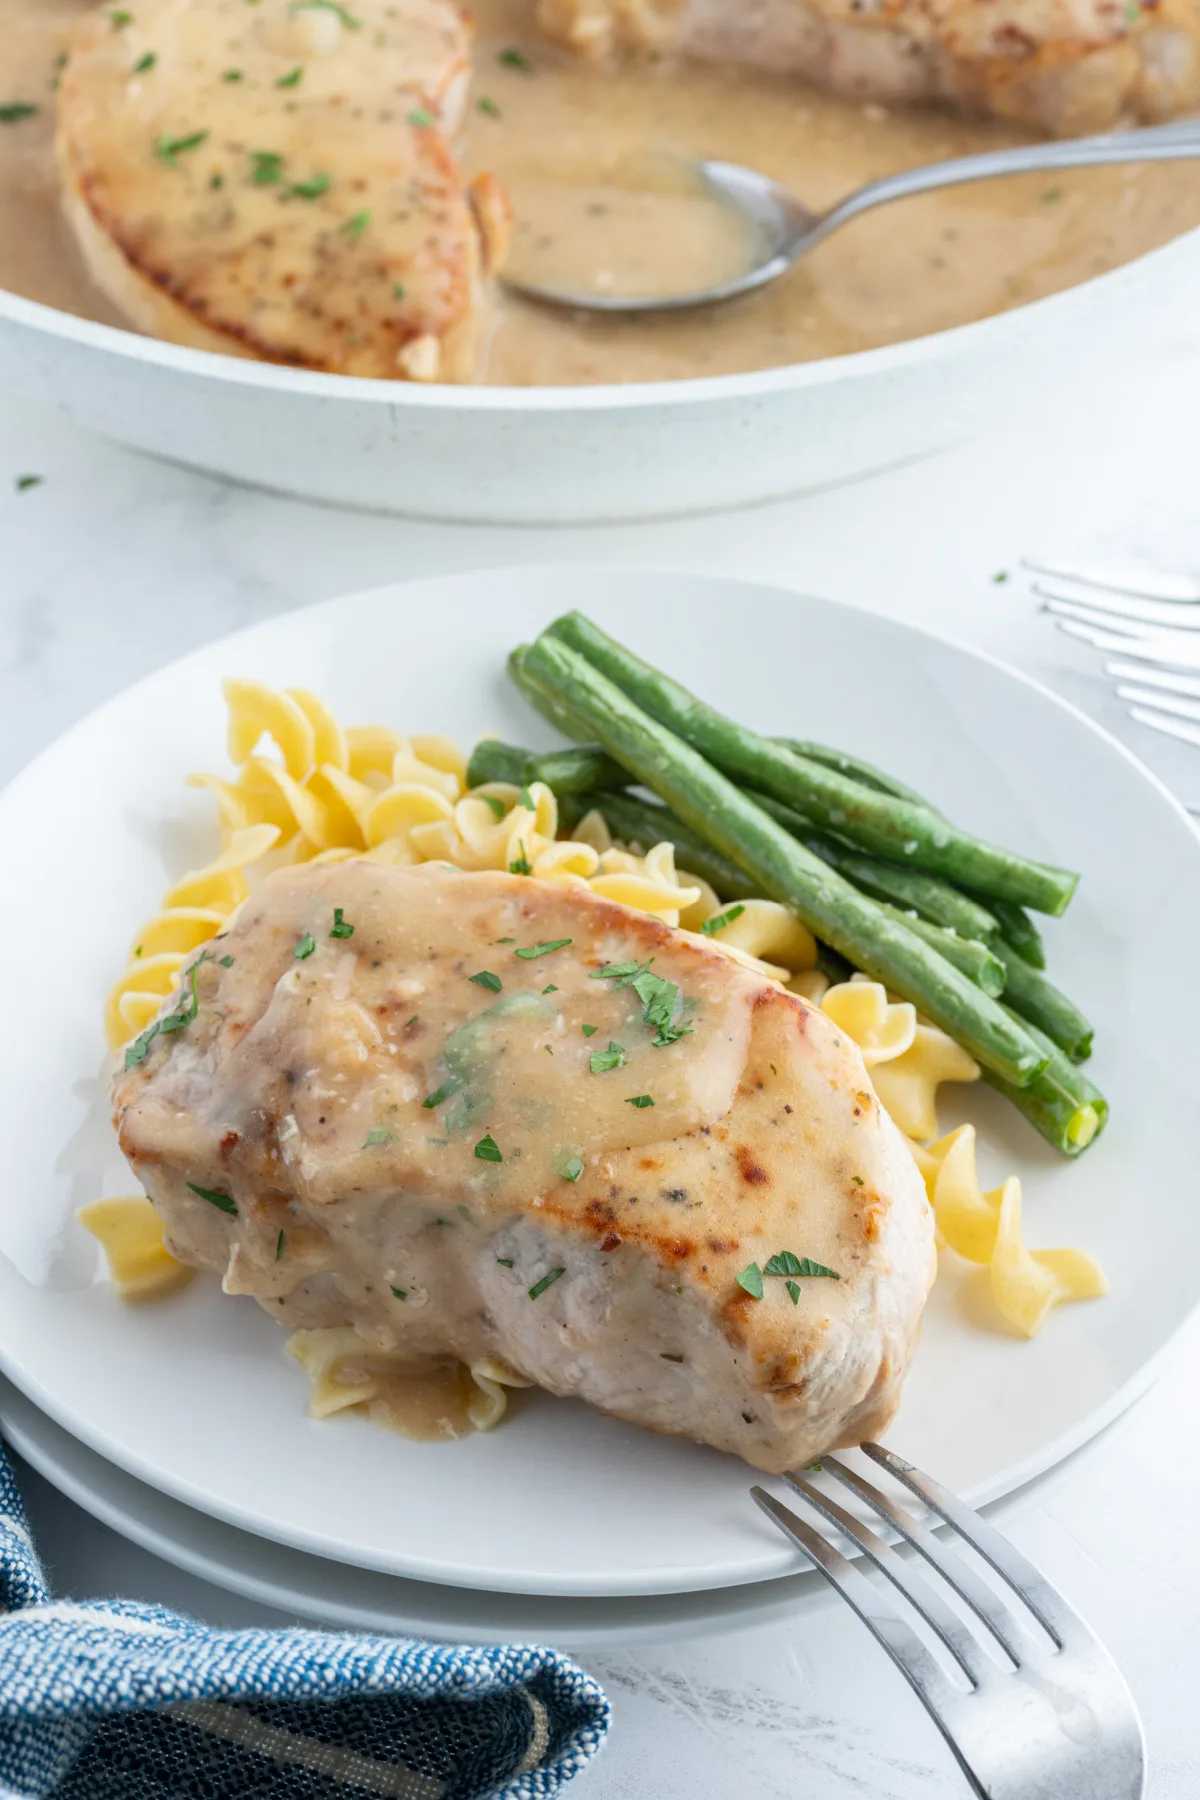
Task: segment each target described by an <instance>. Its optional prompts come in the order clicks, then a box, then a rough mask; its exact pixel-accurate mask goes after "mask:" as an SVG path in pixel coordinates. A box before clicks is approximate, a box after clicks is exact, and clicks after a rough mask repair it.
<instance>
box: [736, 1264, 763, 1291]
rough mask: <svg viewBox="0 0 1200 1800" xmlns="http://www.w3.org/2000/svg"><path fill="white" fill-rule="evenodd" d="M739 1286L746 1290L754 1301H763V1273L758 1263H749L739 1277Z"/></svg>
mask: <svg viewBox="0 0 1200 1800" xmlns="http://www.w3.org/2000/svg"><path fill="white" fill-rule="evenodd" d="M737 1284H738V1286H739V1287H740V1288H744V1289H745V1291H746V1292H747V1293H748V1294H749V1296H750V1298H751V1299H752V1300H761V1299H762V1297H763V1272H762V1270H761V1269H760V1268H759V1266H758V1264H757V1263H756V1262H752V1263H747V1265H746V1267H745V1268H744V1269H743V1270H742V1272H741V1274H740V1275H739V1276H738V1277H737Z"/></svg>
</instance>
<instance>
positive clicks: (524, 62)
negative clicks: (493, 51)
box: [498, 50, 533, 75]
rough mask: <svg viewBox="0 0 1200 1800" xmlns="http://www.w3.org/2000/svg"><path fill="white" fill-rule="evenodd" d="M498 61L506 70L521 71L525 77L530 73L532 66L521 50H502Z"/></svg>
mask: <svg viewBox="0 0 1200 1800" xmlns="http://www.w3.org/2000/svg"><path fill="white" fill-rule="evenodd" d="M498 60H499V61H500V62H502V63H503V64H504V66H505V68H506V69H521V70H523V71H524V73H525V74H526V75H528V74H530V73H532V70H533V64H532V63H531V62H530V60H529V58H528V57H527V56H526V54H525V52H524V51H523V50H502V51H501V52H500V56H499V59H498Z"/></svg>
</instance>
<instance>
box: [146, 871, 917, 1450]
mask: <svg viewBox="0 0 1200 1800" xmlns="http://www.w3.org/2000/svg"><path fill="white" fill-rule="evenodd" d="M192 994H194V996H195V1007H194V1016H193V1009H192V1004H191V999H190V998H189V996H191V995H192ZM163 1018H164V1019H165V1020H166V1025H165V1026H162V1027H160V1028H159V1029H158V1031H157V1032H156V1033H155V1034H154V1035H153V1036H151V1037H150V1038H148V1039H147V1038H143V1039H142V1040H139V1042H138V1043H137V1044H136V1045H134V1046H133V1047H132V1048H131V1049H130V1050H129V1051H127V1052H126V1053H125V1061H126V1064H127V1066H126V1067H125V1068H124V1069H123V1070H122V1071H121V1072H120V1073H119V1074H118V1075H117V1076H116V1078H115V1082H114V1088H113V1102H114V1109H115V1120H116V1125H117V1129H118V1133H119V1136H120V1142H121V1148H122V1149H123V1151H124V1153H125V1155H126V1156H127V1158H128V1159H129V1162H130V1165H131V1166H132V1168H133V1170H134V1171H135V1173H136V1174H137V1176H138V1178H139V1179H140V1180H141V1182H142V1183H143V1185H144V1187H145V1189H146V1192H147V1194H148V1195H149V1196H150V1199H151V1200H152V1202H153V1204H154V1205H155V1207H156V1208H157V1210H158V1212H159V1214H160V1215H161V1217H162V1219H163V1221H164V1223H165V1227H166V1237H167V1243H168V1247H169V1249H170V1250H171V1251H172V1253H173V1254H174V1255H176V1256H177V1257H179V1258H180V1259H181V1260H182V1261H184V1262H186V1263H189V1264H192V1265H193V1266H195V1267H198V1268H202V1269H209V1270H212V1271H214V1272H216V1273H219V1274H220V1275H221V1276H222V1277H223V1280H224V1286H225V1290H226V1292H228V1293H232V1294H252V1295H253V1296H254V1297H255V1298H256V1299H257V1300H258V1301H259V1302H260V1303H261V1304H262V1305H263V1306H264V1307H265V1308H266V1309H267V1311H268V1312H270V1313H271V1315H272V1316H273V1317H275V1318H277V1319H280V1320H283V1321H285V1322H286V1323H288V1324H292V1325H299V1326H333V1325H342V1326H344V1325H351V1326H353V1327H354V1328H355V1330H356V1331H357V1332H358V1333H359V1335H360V1336H361V1338H362V1339H363V1340H364V1341H365V1343H367V1344H368V1345H370V1346H372V1347H374V1348H377V1349H379V1350H384V1351H388V1352H397V1351H398V1352H400V1353H401V1355H402V1356H403V1357H404V1358H405V1359H406V1360H409V1361H411V1362H412V1364H413V1365H414V1366H416V1365H421V1364H428V1363H429V1362H431V1361H436V1360H437V1359H438V1358H445V1357H447V1356H453V1357H459V1358H461V1359H462V1360H463V1361H465V1362H476V1361H479V1360H482V1359H484V1358H488V1357H499V1358H501V1359H502V1360H503V1361H505V1362H507V1363H508V1364H509V1365H510V1366H511V1367H512V1368H513V1369H515V1370H516V1371H518V1372H519V1373H520V1374H521V1375H523V1376H525V1377H526V1378H527V1379H529V1380H530V1381H532V1382H533V1383H535V1384H537V1385H538V1386H540V1387H543V1388H547V1389H549V1390H550V1391H551V1392H552V1393H555V1394H566V1395H574V1396H577V1397H579V1398H581V1399H584V1400H587V1401H590V1402H591V1403H592V1404H593V1405H595V1406H598V1407H601V1408H602V1409H603V1410H604V1411H606V1412H609V1413H613V1414H615V1415H617V1416H618V1417H620V1418H622V1419H628V1420H632V1421H633V1422H635V1423H637V1424H640V1425H646V1426H650V1427H652V1428H653V1429H655V1430H659V1431H664V1432H675V1433H680V1434H682V1435H684V1436H687V1437H691V1438H696V1439H698V1440H700V1441H701V1442H702V1443H706V1444H713V1445H716V1446H717V1447H718V1448H719V1449H722V1450H729V1451H733V1452H734V1453H736V1454H737V1455H739V1456H742V1457H744V1458H745V1459H746V1461H747V1462H749V1463H752V1464H754V1465H755V1466H756V1467H758V1468H761V1469H767V1470H781V1469H785V1468H789V1467H791V1466H793V1465H795V1464H799V1463H804V1462H806V1461H810V1460H811V1459H812V1458H813V1457H814V1456H816V1455H818V1454H819V1453H820V1452H821V1451H823V1450H825V1449H828V1448H830V1447H832V1446H836V1445H845V1444H853V1443H857V1442H859V1441H860V1440H861V1439H862V1438H864V1437H871V1436H874V1435H877V1434H878V1433H879V1432H881V1431H882V1430H883V1429H884V1427H885V1426H886V1425H887V1423H888V1421H889V1420H890V1418H891V1417H892V1414H893V1412H894V1411H895V1408H896V1405H897V1403H898V1400H899V1394H900V1387H901V1383H902V1381H903V1378H904V1374H905V1371H906V1369H907V1366H908V1363H909V1359H910V1357H911V1355H912V1351H913V1347H914V1343H915V1339H916V1335H917V1328H918V1324H919V1320H920V1316H921V1310H922V1307H923V1305H924V1302H925V1297H926V1294H927V1291H928V1288H929V1286H930V1283H931V1280H932V1278H933V1268H934V1250H933V1227H932V1223H931V1214H930V1209H929V1205H928V1203H927V1201H926V1198H925V1191H924V1185H923V1183H922V1181H921V1178H920V1176H919V1175H918V1173H917V1170H916V1166H915V1164H914V1162H913V1159H912V1157H911V1155H910V1154H909V1151H908V1149H907V1147H906V1145H905V1143H904V1140H903V1139H902V1138H901V1136H900V1134H899V1132H898V1131H897V1130H896V1128H895V1126H894V1125H893V1124H892V1122H891V1120H890V1119H889V1118H888V1116H887V1115H886V1113H884V1112H883V1110H882V1108H881V1107H880V1105H879V1102H878V1101H877V1100H876V1098H875V1096H874V1094H873V1093H872V1091H871V1086H870V1083H869V1081H868V1079H867V1075H866V1071H865V1069H864V1067H863V1064H862V1060H861V1058H860V1055H859V1052H858V1050H857V1049H856V1048H855V1046H854V1045H853V1044H852V1043H850V1042H849V1040H848V1039H847V1038H846V1037H845V1036H844V1034H843V1033H842V1032H840V1031H839V1030H838V1028H837V1027H836V1025H835V1024H834V1023H833V1021H832V1020H831V1019H829V1018H828V1017H827V1016H826V1015H824V1014H823V1013H821V1012H819V1011H817V1010H815V1009H814V1008H812V1007H811V1006H809V1005H808V1003H807V1002H806V1001H803V1000H801V999H798V998H797V997H796V996H794V995H792V994H788V993H785V992H784V991H783V990H782V989H781V988H779V987H776V986H775V985H774V984H772V983H770V982H767V981H764V980H763V979H762V977H761V976H759V975H756V974H753V973H751V972H749V971H748V970H746V969H744V968H742V967H741V966H739V965H737V964H735V963H733V962H732V961H730V960H729V959H728V958H726V957H724V956H723V955H721V953H720V952H719V951H717V950H715V949H713V948H711V947H710V946H709V945H708V944H707V943H705V942H704V941H703V940H702V939H700V938H697V937H693V936H691V935H689V934H687V933H683V932H679V931H673V930H671V929H670V928H669V927H667V926H665V925H663V924H661V923H660V922H659V921H657V920H655V919H653V918H651V917H649V916H648V915H646V914H641V913H634V912H632V911H630V910H629V909H627V908H625V907H622V906H619V905H616V904H614V903H613V902H611V901H606V900H603V899H600V898H598V897H597V896H596V895H594V894H592V893H591V892H590V891H589V890H587V889H585V888H574V887H567V886H562V885H558V884H553V883H543V882H538V881H533V880H529V879H526V878H523V877H519V876H512V875H503V874H490V873H487V874H467V873H461V872H458V871H455V870H452V869H450V868H448V867H446V866H443V865H425V866H423V867H420V868H416V869H396V868H385V867H382V866H380V865H378V864H374V863H370V862H367V861H354V862H347V863H341V864H336V865H320V866H313V865H309V866H308V867H305V868H300V869H289V870H282V871H279V872H277V873H276V874H274V875H272V876H270V877H269V878H268V879H267V880H266V881H264V883H263V884H262V886H261V887H260V888H259V890H258V891H257V892H256V894H255V895H254V896H253V897H252V898H251V899H250V900H249V901H248V902H247V903H246V905H245V907H244V908H243V909H242V911H241V912H240V913H239V915H238V917H237V919H236V921H235V922H234V924H233V925H232V926H231V928H230V929H229V930H228V931H227V932H226V933H224V934H223V935H222V936H221V937H219V938H217V939H215V940H214V941H213V943H211V944H210V945H209V946H208V947H207V949H206V951H205V953H204V955H203V956H202V958H201V959H200V961H199V963H198V964H195V965H193V968H192V970H191V972H190V975H188V976H185V978H184V981H183V985H182V988H181V990H180V994H179V995H178V996H176V998H175V999H174V1000H173V1001H172V1002H170V1003H169V1005H168V1010H167V1012H166V1013H164V1015H163ZM772 1258H776V1259H778V1260H777V1261H776V1262H775V1263H772V1261H771V1259H772ZM804 1259H808V1261H807V1263H806V1262H805V1260H804ZM751 1265H754V1268H751ZM821 1270H824V1271H826V1272H825V1273H821V1272H820V1271H821ZM773 1271H775V1272H773ZM756 1272H757V1273H758V1274H761V1279H757V1278H756ZM789 1284H790V1285H789ZM760 1296H761V1297H760Z"/></svg>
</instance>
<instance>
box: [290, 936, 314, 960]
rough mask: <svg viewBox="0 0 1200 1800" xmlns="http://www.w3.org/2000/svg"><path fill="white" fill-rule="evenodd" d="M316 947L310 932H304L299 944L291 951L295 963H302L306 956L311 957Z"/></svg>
mask: <svg viewBox="0 0 1200 1800" xmlns="http://www.w3.org/2000/svg"><path fill="white" fill-rule="evenodd" d="M316 947H317V940H316V938H315V937H314V936H313V934H312V932H311V931H306V932H305V934H304V936H303V937H302V938H301V939H300V942H299V943H298V944H297V945H296V948H295V949H294V950H293V951H292V955H293V956H294V957H295V958H296V961H297V962H303V961H304V959H305V957H306V956H311V955H312V953H313V951H314V950H315V949H316Z"/></svg>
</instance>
